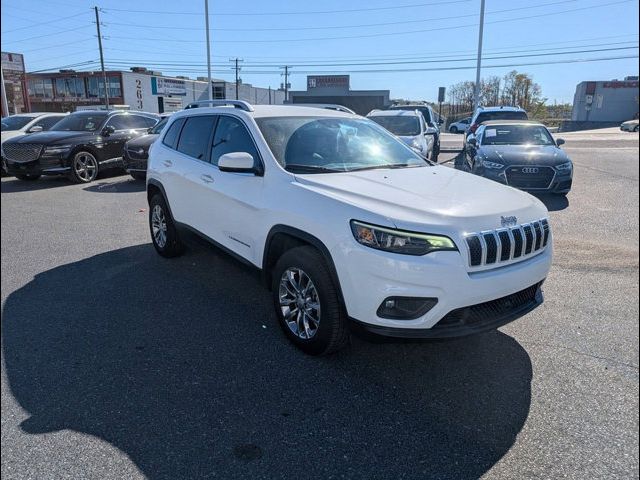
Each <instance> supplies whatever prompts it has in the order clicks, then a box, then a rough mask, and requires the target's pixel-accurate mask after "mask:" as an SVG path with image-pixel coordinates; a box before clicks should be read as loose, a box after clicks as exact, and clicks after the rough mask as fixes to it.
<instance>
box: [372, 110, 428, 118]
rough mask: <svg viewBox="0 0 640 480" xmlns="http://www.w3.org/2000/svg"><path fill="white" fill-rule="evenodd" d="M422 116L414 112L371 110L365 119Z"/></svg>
mask: <svg viewBox="0 0 640 480" xmlns="http://www.w3.org/2000/svg"><path fill="white" fill-rule="evenodd" d="M418 115H422V114H421V113H420V112H418V111H416V110H373V111H371V112H369V113H368V114H367V117H417V116H418Z"/></svg>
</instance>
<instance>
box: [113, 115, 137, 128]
mask: <svg viewBox="0 0 640 480" xmlns="http://www.w3.org/2000/svg"><path fill="white" fill-rule="evenodd" d="M130 125H131V123H130V122H129V116H128V115H116V116H115V117H111V118H110V119H109V121H108V122H107V126H109V127H113V128H114V129H115V130H127V129H129V128H133V127H132V126H130Z"/></svg>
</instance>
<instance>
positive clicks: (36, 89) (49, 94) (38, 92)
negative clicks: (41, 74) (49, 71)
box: [28, 78, 53, 98]
mask: <svg viewBox="0 0 640 480" xmlns="http://www.w3.org/2000/svg"><path fill="white" fill-rule="evenodd" d="M28 89H29V96H30V97H37V98H53V81H52V80H51V79H50V78H30V79H29V82H28Z"/></svg>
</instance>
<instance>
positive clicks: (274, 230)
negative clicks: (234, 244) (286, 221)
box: [262, 224, 345, 306]
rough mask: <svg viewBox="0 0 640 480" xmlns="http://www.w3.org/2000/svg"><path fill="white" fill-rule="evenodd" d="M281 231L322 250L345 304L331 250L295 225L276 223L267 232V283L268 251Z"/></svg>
mask: <svg viewBox="0 0 640 480" xmlns="http://www.w3.org/2000/svg"><path fill="white" fill-rule="evenodd" d="M279 233H282V234H285V235H289V236H291V237H294V238H297V239H298V240H301V241H303V242H304V243H307V244H309V245H311V246H313V247H315V248H316V249H317V250H318V251H319V252H320V254H321V255H322V257H323V258H324V261H325V262H326V264H327V267H328V269H329V274H330V275H331V280H333V283H334V285H335V286H336V290H337V292H338V299H339V300H340V303H341V304H342V305H343V306H345V302H344V296H343V294H342V286H341V285H340V279H339V278H338V271H337V270H336V266H335V264H334V262H333V258H332V257H331V252H329V249H328V248H327V247H326V246H325V244H324V243H322V241H321V240H320V239H319V238H317V237H315V236H313V235H311V234H310V233H307V232H305V231H303V230H299V229H297V228H295V227H290V226H288V225H281V224H278V225H274V226H273V227H271V230H269V233H268V234H267V239H266V240H265V243H264V251H263V255H262V273H263V277H264V281H265V284H266V283H268V274H269V265H268V264H267V260H268V252H269V249H270V248H271V242H272V241H273V238H274V237H275V236H276V235H277V234H279ZM267 287H269V288H270V287H271V285H267Z"/></svg>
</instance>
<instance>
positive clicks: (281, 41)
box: [114, 0, 636, 44]
mask: <svg viewBox="0 0 640 480" xmlns="http://www.w3.org/2000/svg"><path fill="white" fill-rule="evenodd" d="M634 1H636V0H621V1H616V2H610V3H603V4H599V5H592V6H589V7H580V8H573V9H569V10H561V11H558V12H547V13H541V14H537V15H527V16H525V17H513V18H509V19H504V20H493V21H491V22H485V23H486V24H496V23H507V22H513V21H518V20H530V19H532V18H540V17H548V16H555V15H560V14H563V13H572V12H578V11H583V10H593V9H595V8H603V7H609V6H612V5H620V4H623V3H630V2H634ZM475 26H477V24H476V23H470V24H465V25H453V26H448V27H437V28H428V29H421V30H407V31H404V32H386V33H371V34H367V35H345V36H338V37H314V38H281V39H261V40H217V42H216V43H234V44H236V43H290V42H311V41H313V42H315V41H327V40H347V39H354V38H375V37H388V36H397V35H410V34H414V33H428V32H436V31H443V30H456V29H460V28H469V27H475ZM114 38H116V39H121V40H149V41H154V42H180V43H202V40H168V39H166V38H143V37H114Z"/></svg>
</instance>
